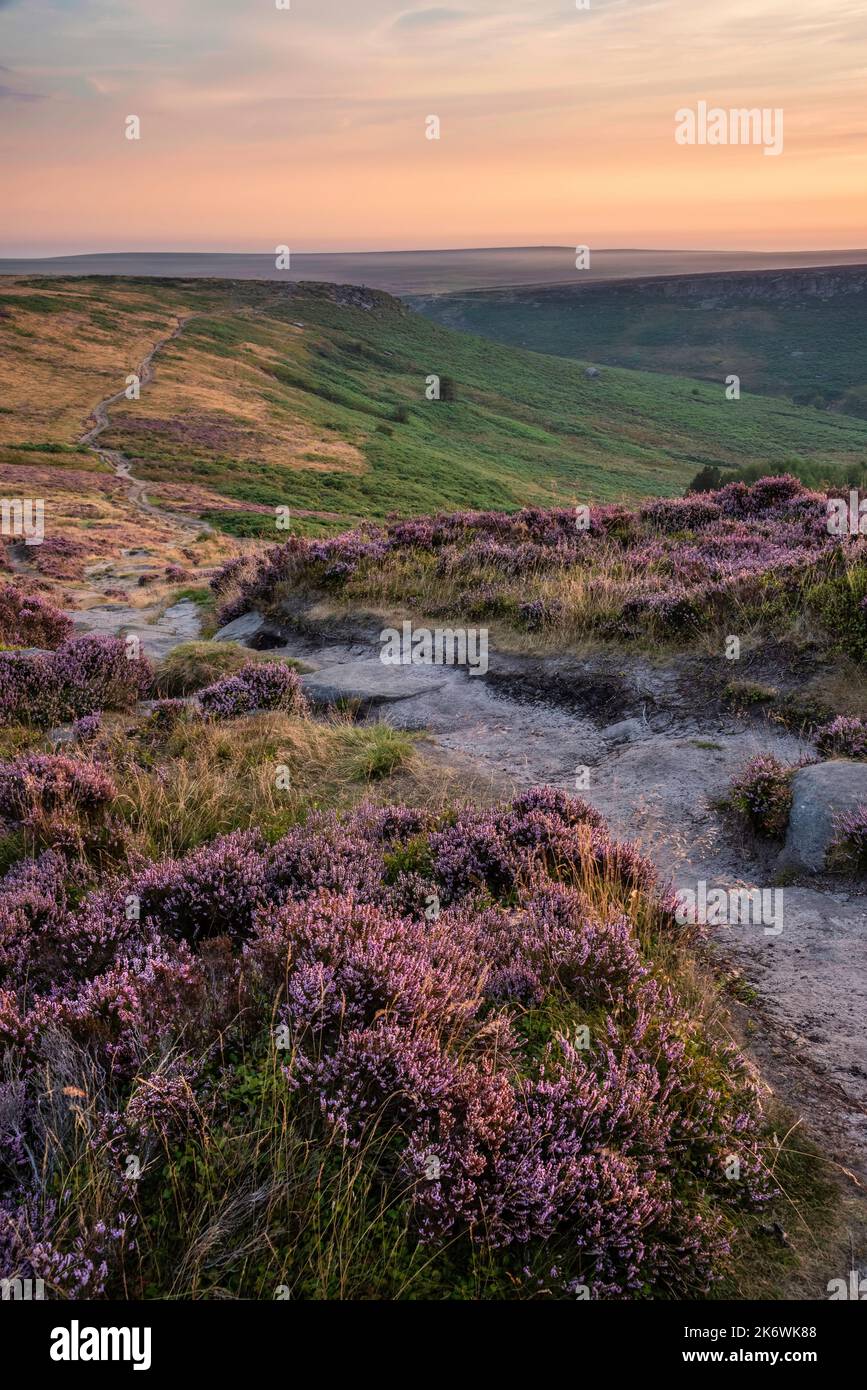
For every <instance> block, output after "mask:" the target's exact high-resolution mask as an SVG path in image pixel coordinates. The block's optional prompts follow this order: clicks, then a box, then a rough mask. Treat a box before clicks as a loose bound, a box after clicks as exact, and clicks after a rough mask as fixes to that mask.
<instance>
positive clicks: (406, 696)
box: [301, 660, 445, 705]
mask: <svg viewBox="0 0 867 1390" xmlns="http://www.w3.org/2000/svg"><path fill="white" fill-rule="evenodd" d="M301 684H302V685H303V687H304V689H305V691H306V693H307V695H308V696H309V697H310V699H311V700H312V701H313V702H314V704H322V705H333V704H337V703H339V702H340V701H341V700H358V701H360V702H361V703H362V704H367V705H373V704H387V703H392V702H393V701H396V700H412V699H415V698H416V696H419V695H427V694H429V693H430V691H432V690H438V689H439V688H440V686H442V685H444V684H445V678H444V677H442V676H440V677H438V676H436V675H435V674H434V671H433V668H431V667H430V666H387V665H385V663H384V662H382V661H379V660H371V661H355V662H344V663H341V664H339V665H335V666H325V667H322V668H320V669H319V670H318V671H311V672H310V673H309V674H308V675H305V676H302V677H301Z"/></svg>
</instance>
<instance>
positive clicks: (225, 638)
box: [213, 609, 266, 642]
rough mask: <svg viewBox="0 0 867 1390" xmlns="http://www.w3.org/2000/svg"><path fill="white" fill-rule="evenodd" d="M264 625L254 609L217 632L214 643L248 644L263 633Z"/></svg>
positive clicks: (260, 616)
mask: <svg viewBox="0 0 867 1390" xmlns="http://www.w3.org/2000/svg"><path fill="white" fill-rule="evenodd" d="M265 627H266V623H265V619H264V618H263V617H262V614H261V613H257V612H256V610H255V609H254V610H253V611H252V612H251V613H242V614H241V616H240V618H233V620H232V622H230V623H226V626H225V627H221V628H220V630H219V632H215V633H214V638H213V640H214V641H215V642H250V641H252V639H253V638H254V637H258V636H259V634H260V633H262V632H264V631H265Z"/></svg>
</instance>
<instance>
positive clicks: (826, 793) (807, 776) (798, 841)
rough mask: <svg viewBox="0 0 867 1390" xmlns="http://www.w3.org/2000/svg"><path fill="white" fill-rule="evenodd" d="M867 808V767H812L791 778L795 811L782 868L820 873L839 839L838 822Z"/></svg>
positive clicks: (841, 764) (842, 763) (839, 763)
mask: <svg viewBox="0 0 867 1390" xmlns="http://www.w3.org/2000/svg"><path fill="white" fill-rule="evenodd" d="M860 805H867V763H854V762H848V761H845V760H843V759H839V760H835V761H834V762H827V763H811V764H810V765H809V766H808V767H802V768H799V770H798V771H797V772H796V773H795V774H794V777H793V778H792V810H791V814H790V816H789V829H788V833H787V835H786V844H785V848H784V849H783V852H782V854H781V856H780V863H781V865H783V866H785V867H787V868H793V869H802V870H803V869H805V870H807V871H808V872H810V873H818V872H819V871H820V870H821V869H823V868H824V867H825V861H826V859H827V857H828V850H829V849H830V848H831V845H832V844H833V842H834V839H835V837H836V822H837V820H838V819H839V817H840V816H841V815H843V814H845V812H847V811H854V810H855V808H856V807H857V806H860Z"/></svg>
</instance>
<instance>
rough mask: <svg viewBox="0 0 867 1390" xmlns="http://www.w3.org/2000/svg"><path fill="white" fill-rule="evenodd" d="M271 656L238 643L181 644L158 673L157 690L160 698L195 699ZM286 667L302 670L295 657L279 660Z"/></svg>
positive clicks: (163, 663)
mask: <svg viewBox="0 0 867 1390" xmlns="http://www.w3.org/2000/svg"><path fill="white" fill-rule="evenodd" d="M274 659H275V658H274V657H273V656H272V655H271V653H270V652H257V651H252V650H251V649H250V648H249V647H242V646H241V645H240V643H239V642H210V641H202V642H182V643H181V644H180V646H177V647H174V648H173V649H172V650H171V651H170V652H169V653H168V655H167V656H164V657H163V659H162V661H161V662H160V664H159V666H158V667H157V670H156V676H155V679H154V686H155V689H156V693H157V694H158V695H160V696H163V695H165V696H171V697H176V696H183V695H192V694H193V693H194V691H196V690H202V689H203V688H204V686H206V685H210V684H211V683H212V682H213V681H217V680H220V678H221V677H222V676H231V675H234V673H235V672H236V671H240V669H241V667H242V666H248V665H249V664H250V662H252V661H260V660H261V661H272V660H274ZM276 660H278V661H282V662H283V663H284V665H287V666H292V667H293V668H295V669H296V670H297V669H301V666H302V664H301V662H299V661H295V660H294V659H293V658H292V657H277V658H276Z"/></svg>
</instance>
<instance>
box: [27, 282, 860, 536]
mask: <svg viewBox="0 0 867 1390" xmlns="http://www.w3.org/2000/svg"><path fill="white" fill-rule="evenodd" d="M34 291H36V292H34ZM2 298H3V309H2V315H3V316H2V318H0V342H2V341H4V340H5V342H6V343H7V344H8V345H9V347H10V348H11V350H12V353H13V357H12V358H11V359H7V360H11V361H14V363H15V373H14V379H15V380H18V379H19V378H20V381H21V386H20V394H19V403H18V404H17V405H16V404H14V403H13V404H12V405H11V406H10V407H9V408H8V409H7V411H6V413H4V414H3V415H2V416H0V443H3V442H6V443H7V444H9V443H13V448H14V449H17V450H28V451H30V453H29V454H28V455H27V456H28V457H32V456H33V450H34V449H36V448H38V446H39V445H40V444H42V445H43V446H44V445H46V444H50V445H52V446H53V447H54V448H55V449H56V447H57V446H58V445H69V444H71V443H72V442H73V441H74V439H75V437H76V434H77V432H79V431H80V429H81V428H82V427H83V421H84V418H85V416H86V414H87V410H88V409H89V408H90V406H91V405H92V404H93V403H94V402H95V401H96V400H99V399H100V398H101V397H103V396H106V395H108V394H110V393H111V391H113V390H117V389H118V388H119V387H122V386H123V380H124V374H125V373H126V372H127V371H130V370H134V369H135V368H136V366H137V364H138V362H139V361H140V360H141V357H142V356H143V355H144V351H143V350H144V349H146V348H147V347H148V346H149V345H153V343H154V342H156V341H159V340H160V339H161V338H163V337H165V336H167V333H168V331H169V330H170V328H171V327H172V326H173V325H174V322H175V317H176V316H180V317H181V318H184V319H186V320H187V321H186V322H185V323H184V324H183V325H182V327H181V329H180V331H179V332H178V334H177V336H175V337H174V338H173V339H172V340H171V341H169V342H167V343H165V345H164V346H162V347H161V348H160V349H159V350H158V353H157V356H156V358H155V363H154V377H153V380H152V381H151V382H150V383H149V384H147V385H146V386H144V387H143V389H142V391H141V396H140V399H139V400H129V401H128V400H123V401H121V402H120V403H118V404H116V405H114V406H112V407H111V412H110V415H111V428H110V429H109V430H108V431H107V432H106V433H105V434H104V435H103V436H102V438H101V441H100V443H101V444H102V445H104V446H106V447H109V448H112V449H117V450H120V451H122V452H123V453H124V454H125V455H127V456H128V457H129V458H131V459H132V460H134V470H135V474H136V476H138V477H141V478H144V479H148V480H151V481H153V482H155V483H161V484H165V485H171V486H172V487H173V488H175V489H176V490H177V489H178V488H183V487H188V488H191V489H194V491H193V492H191V494H190V500H189V506H190V507H193V506H194V507H197V508H198V510H199V511H200V513H201V514H202V515H203V516H206V517H208V518H209V519H211V520H212V521H214V522H216V523H217V524H218V525H219V526H220V527H222V528H223V529H227V530H234V531H238V532H247V533H253V532H255V531H256V530H257V529H259V530H262V531H263V532H264V531H272V530H273V524H274V522H273V508H274V507H277V506H288V507H289V508H290V509H291V510H292V511H293V513H294V514H295V522H294V527H295V528H299V527H300V529H305V530H308V531H316V530H321V529H328V530H331V529H334V528H335V527H337V526H340V525H345V524H346V522H347V521H354V520H359V519H373V520H376V519H381V518H383V517H384V516H385V515H387V514H388V513H389V512H392V511H397V512H403V513H421V512H430V511H435V510H439V509H454V508H462V507H469V508H489V507H490V508H503V509H514V508H517V507H519V506H522V505H524V504H528V503H540V504H546V503H555V502H559V503H571V502H572V501H581V500H588V501H590V500H612V499H618V498H624V499H625V498H629V497H641V496H647V495H654V494H664V495H665V494H675V493H680V492H682V491H683V489H684V486H685V484H686V483H687V482H688V481H689V480H690V479H691V478H692V477H693V476H694V474H695V473H696V471H697V470H698V469H699V468H700V467H701V466H702V465H705V464H716V465H719V466H722V467H731V468H734V467H738V466H743V465H763V466H764V465H771V466H773V467H779V468H783V467H785V466H786V465H788V464H789V463H790V462H791V461H792V460H793V459H800V460H804V461H806V462H808V463H809V464H810V465H811V466H814V467H816V468H819V469H822V468H825V467H827V468H828V469H829V470H833V468H834V467H835V466H837V465H840V464H843V465H851V464H853V463H854V462H856V461H857V462H861V461H863V459H864V457H865V453H867V424H865V423H863V422H861V421H859V420H855V419H852V418H847V417H844V416H840V415H830V414H828V413H824V412H820V411H817V410H811V409H807V408H803V407H798V406H795V405H793V404H791V403H789V402H787V401H784V400H777V399H770V398H767V397H761V396H749V395H745V396H744V397H743V398H742V399H741V400H740V401H727V400H726V399H725V395H724V391H723V388H722V386H721V385H720V384H719V383H712V384H711V383H708V382H699V381H695V380H691V379H688V378H685V377H684V378H679V379H678V378H667V377H662V376H659V375H656V374H653V373H650V372H635V371H627V370H615V369H608V368H606V369H605V370H604V371H603V372H602V374H601V375H600V376H597V377H588V376H587V375H586V373H585V369H584V365H583V364H580V363H576V362H573V361H569V360H566V359H564V358H560V357H553V356H541V355H538V354H536V353H533V352H527V351H524V350H520V349H516V348H512V347H507V346H501V345H497V344H493V343H491V342H489V341H485V340H484V339H482V338H478V337H473V336H469V335H466V334H463V333H457V332H454V331H451V330H450V329H447V328H444V327H441V326H440V325H438V324H435V323H432V322H430V321H429V320H428V319H426V318H424V317H422V316H420V315H418V314H416V313H413V312H410V311H409V310H407V309H406V308H405V307H404V306H403V305H401V304H400V303H399V302H398V301H397V300H395V299H392V298H391V297H390V296H388V295H385V294H383V293H380V292H377V291H369V290H362V289H359V288H357V287H340V286H331V285H309V284H298V285H288V284H287V285H279V284H273V283H262V282H225V281H222V282H221V281H211V282H208V281H201V280H199V281H177V280H163V281H155V280H154V281H146V280H122V279H110V278H98V279H97V278H93V279H70V280H65V281H64V280H41V281H29V282H18V283H17V284H16V285H15V286H14V289H13V292H11V293H7V294H5V295H4V296H3V297H2ZM73 346H74V355H72V356H71V353H72V347H73ZM73 366H74V370H73ZM433 374H436V375H438V376H439V377H440V378H441V382H442V395H443V397H445V396H449V397H451V398H450V399H445V398H443V399H440V400H428V399H426V383H427V379H428V378H429V377H430V376H431V375H433ZM42 378H44V379H45V382H46V385H45V389H44V391H40V390H39V389H36V390H34V389H33V383H34V381H35V382H36V384H37V388H38V385H39V381H40V379H42ZM26 383H29V385H27V384H26ZM25 402H26V404H25ZM24 456H25V455H24V454H21V457H24ZM4 457H5V458H6V459H7V461H10V460H11V458H12V455H10V454H9V453H8V452H7V453H5V454H4ZM49 457H50V456H49V455H48V454H44V455H43V460H44V461H46V462H48V461H49ZM256 509H259V510H258V511H257V510H256ZM266 510H267V515H266Z"/></svg>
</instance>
